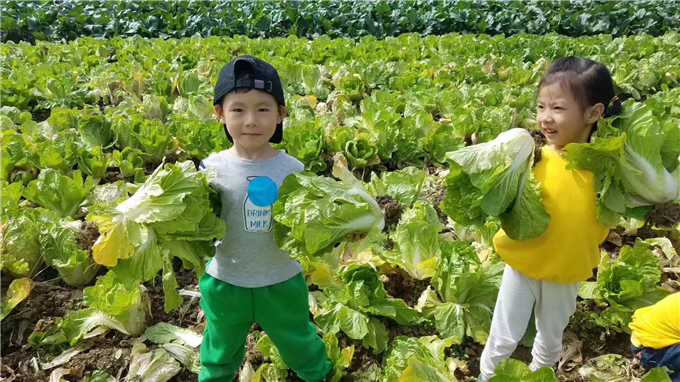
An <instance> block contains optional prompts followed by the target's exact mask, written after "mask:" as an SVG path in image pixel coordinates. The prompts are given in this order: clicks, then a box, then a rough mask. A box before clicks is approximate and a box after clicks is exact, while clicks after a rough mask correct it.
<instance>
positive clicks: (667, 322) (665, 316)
mask: <svg viewBox="0 0 680 382" xmlns="http://www.w3.org/2000/svg"><path fill="white" fill-rule="evenodd" d="M629 327H630V329H631V330H632V336H631V340H632V342H633V345H636V346H640V345H642V346H645V347H650V348H653V349H663V348H665V347H668V346H672V345H675V344H677V343H680V292H677V293H674V294H672V295H670V296H668V297H666V298H664V299H663V300H661V301H659V302H658V303H656V304H655V305H652V306H648V307H646V308H642V309H638V310H636V311H635V313H634V314H633V321H632V322H631V323H630V325H629Z"/></svg>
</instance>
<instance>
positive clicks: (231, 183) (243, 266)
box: [201, 150, 305, 288]
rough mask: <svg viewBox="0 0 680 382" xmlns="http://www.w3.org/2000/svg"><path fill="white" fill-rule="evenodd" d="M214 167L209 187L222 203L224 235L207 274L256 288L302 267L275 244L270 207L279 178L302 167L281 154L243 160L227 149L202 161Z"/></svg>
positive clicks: (283, 279) (237, 284)
mask: <svg viewBox="0 0 680 382" xmlns="http://www.w3.org/2000/svg"><path fill="white" fill-rule="evenodd" d="M201 167H203V168H214V169H215V170H216V172H217V177H216V178H215V179H214V180H213V181H212V182H211V183H210V185H211V186H212V187H213V188H214V189H215V190H216V191H217V192H218V193H219V195H220V198H221V199H222V210H221V211H220V217H221V218H222V219H223V220H224V221H225V222H226V223H227V231H226V233H225V234H224V238H223V239H222V242H221V243H220V244H219V245H218V246H217V253H216V254H215V257H214V258H213V260H212V261H211V262H210V264H209V265H208V267H207V268H206V271H207V272H208V274H209V275H211V276H213V277H215V278H217V279H219V280H222V281H225V282H228V283H229V284H232V285H236V286H240V287H245V288H258V287H264V286H268V285H273V284H277V283H280V282H283V281H286V280H288V279H290V278H291V277H293V276H295V275H297V274H298V273H300V272H301V271H302V266H300V263H298V262H297V261H296V260H293V259H291V258H290V255H289V254H288V253H287V252H285V251H283V250H281V249H280V248H279V247H278V246H277V245H276V243H275V242H274V232H273V228H272V224H273V223H274V220H273V217H272V208H273V204H274V201H276V199H277V197H278V189H279V188H281V184H282V183H283V180H284V179H285V178H286V177H287V176H288V175H290V174H292V173H293V172H298V171H303V170H304V168H305V166H304V165H303V164H302V163H300V161H298V160H297V159H295V158H293V157H291V156H290V155H288V154H286V153H285V152H283V151H281V152H279V153H278V154H277V155H276V156H274V157H273V158H269V159H265V160H256V161H255V160H248V159H243V158H238V157H236V156H234V155H233V154H232V153H230V152H229V151H228V150H224V151H221V152H219V153H213V154H211V155H210V156H209V157H208V158H206V159H204V160H203V162H202V163H201Z"/></svg>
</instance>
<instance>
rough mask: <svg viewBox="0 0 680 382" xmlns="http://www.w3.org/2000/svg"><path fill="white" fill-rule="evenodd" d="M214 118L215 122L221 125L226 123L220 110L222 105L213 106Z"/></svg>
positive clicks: (222, 110)
mask: <svg viewBox="0 0 680 382" xmlns="http://www.w3.org/2000/svg"><path fill="white" fill-rule="evenodd" d="M215 116H216V117H217V120H218V121H219V122H221V123H223V124H224V123H226V122H224V109H222V105H220V104H217V105H215Z"/></svg>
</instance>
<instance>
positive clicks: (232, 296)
mask: <svg viewBox="0 0 680 382" xmlns="http://www.w3.org/2000/svg"><path fill="white" fill-rule="evenodd" d="M199 288H200V290H201V307H202V308H203V310H204V311H205V317H206V319H207V326H206V328H205V334H204V337H203V343H202V345H201V355H200V359H201V366H202V370H201V373H200V374H199V376H198V380H199V382H208V381H220V382H225V381H229V382H230V381H233V379H234V376H235V374H236V371H237V370H238V369H239V367H240V366H241V364H242V363H243V358H244V356H245V347H246V338H247V337H248V333H249V332H250V328H251V326H252V325H253V323H254V322H258V323H259V324H260V326H262V329H264V331H265V332H266V333H267V335H268V336H269V337H270V338H271V339H272V342H274V345H276V347H277V348H278V349H279V353H280V354H281V358H282V360H283V362H285V364H286V365H288V367H290V368H291V369H293V370H294V371H295V372H296V373H297V374H298V376H299V377H300V378H302V379H303V380H305V381H308V382H318V381H322V380H323V379H324V378H325V377H326V374H327V373H328V372H329V371H330V368H331V363H330V362H329V361H328V359H327V355H326V346H325V345H324V343H323V341H321V338H320V337H319V336H318V335H317V334H316V329H315V328H314V325H312V323H310V322H309V300H308V293H309V292H308V290H307V284H306V283H305V279H304V276H303V275H302V273H300V274H298V275H297V276H295V277H293V278H291V279H289V280H286V281H284V282H282V283H279V284H274V285H270V286H266V287H262V288H242V287H238V286H235V285H231V284H229V283H226V282H224V281H221V280H218V279H216V278H214V277H212V276H210V275H209V274H208V273H207V272H206V273H205V274H203V276H201V280H200V282H199Z"/></svg>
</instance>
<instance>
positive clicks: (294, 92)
mask: <svg viewBox="0 0 680 382" xmlns="http://www.w3.org/2000/svg"><path fill="white" fill-rule="evenodd" d="M3 25H4V24H3ZM17 33H19V32H17ZM21 33H24V32H21ZM51 33H56V32H54V31H53V32H51ZM166 37H167V36H166ZM679 51H680V34H678V33H676V32H670V31H669V32H665V33H656V36H652V35H648V34H639V35H629V36H622V37H612V36H611V35H607V34H596V35H593V36H584V37H567V36H563V35H558V34H555V33H548V34H540V35H538V34H533V35H529V34H515V35H512V36H504V35H501V34H498V35H494V36H491V35H486V34H458V33H453V34H444V35H437V36H435V35H423V34H415V33H408V34H401V35H399V36H398V37H389V36H387V37H384V38H378V37H375V36H371V35H367V36H363V37H356V38H334V39H333V38H330V37H329V36H328V35H321V36H315V38H313V39H307V38H304V37H296V36H294V35H290V36H288V37H276V38H248V37H244V36H233V37H219V36H210V37H201V36H194V37H188V38H166V39H159V38H145V37H141V36H139V35H134V36H131V37H125V38H123V37H118V36H116V37H106V36H105V38H101V36H100V38H94V37H82V38H78V39H74V40H70V41H68V42H66V41H64V42H46V41H40V40H38V41H32V42H31V43H29V42H26V41H6V42H3V43H2V44H1V45H0V52H1V54H2V58H3V59H2V64H1V68H2V69H1V70H2V72H1V82H0V88H1V103H2V108H1V109H0V129H1V134H2V137H1V138H2V142H1V147H2V153H1V155H2V156H1V158H0V159H1V174H0V175H1V182H2V184H1V185H2V188H1V190H2V195H1V208H2V226H1V227H2V228H1V234H2V248H1V249H2V263H1V268H2V311H1V312H2V313H1V317H2V324H1V328H2V333H1V334H2V343H1V345H2V347H1V349H2V368H1V371H0V372H1V375H2V378H3V380H6V381H16V382H19V381H48V380H49V381H89V382H95V381H196V380H197V373H198V372H199V371H200V363H199V361H198V354H199V349H200V344H201V340H202V333H203V330H204V328H205V317H204V314H203V312H202V311H201V308H200V305H199V301H200V293H199V290H198V277H200V275H202V274H203V272H204V269H205V264H206V262H207V261H208V260H209V258H210V257H211V256H213V255H214V253H215V242H216V241H217V240H220V239H221V238H222V237H223V235H224V232H225V230H226V229H229V227H227V226H225V223H224V222H223V221H222V220H220V219H219V217H218V215H217V214H218V212H219V209H220V203H219V198H216V193H215V191H213V190H212V189H211V188H210V187H209V181H210V179H211V177H212V176H213V174H212V173H210V172H207V171H206V172H198V171H197V168H198V163H199V162H200V160H202V159H204V158H206V157H207V156H208V155H209V154H210V153H213V152H219V151H222V150H225V149H227V148H229V146H230V143H229V141H228V140H227V138H226V135H225V132H224V128H223V126H222V125H221V124H220V123H219V122H217V121H216V119H215V116H214V109H213V106H212V92H213V86H214V84H215V82H216V80H217V75H218V73H219V70H220V69H221V67H222V66H223V65H224V64H225V63H226V62H228V61H230V60H231V59H232V58H234V57H235V56H237V55H242V54H250V55H254V56H258V57H260V58H262V59H264V60H266V61H268V62H270V63H271V64H272V65H274V66H275V67H276V68H277V69H278V71H279V73H280V75H281V79H282V82H283V84H284V89H285V92H286V103H287V106H288V117H287V119H286V120H285V121H284V127H285V130H284V140H283V143H282V144H280V145H277V148H280V149H285V150H286V151H287V152H288V153H289V154H290V155H292V156H294V157H296V158H297V159H299V160H300V161H301V162H303V163H304V164H305V167H306V171H305V172H304V173H299V174H295V175H292V176H290V177H289V178H287V179H286V181H285V182H284V184H283V186H282V187H281V189H280V190H279V199H278V201H277V202H276V204H275V206H274V219H275V221H276V225H275V229H274V235H275V239H276V241H277V244H278V245H279V246H280V247H281V248H283V249H284V250H286V251H288V252H290V253H291V254H292V255H293V256H294V257H295V258H297V259H298V260H299V261H300V263H301V264H302V265H303V267H304V269H305V271H304V273H305V276H306V280H307V283H308V285H309V291H310V294H309V301H310V319H311V320H312V322H313V323H314V324H315V325H316V326H317V328H318V330H319V334H320V335H321V336H322V337H323V340H324V342H325V344H326V346H327V350H328V354H329V357H330V359H331V361H332V363H333V365H334V367H335V370H336V371H335V374H334V375H333V377H332V380H333V381H362V382H373V381H375V382H378V381H380V382H397V381H399V382H409V381H426V382H430V381H437V382H440V381H441V382H449V381H450V382H453V381H476V378H477V375H478V373H479V357H480V355H481V352H482V350H483V347H484V343H485V342H486V340H487V338H488V335H489V328H490V324H491V318H492V313H493V307H494V304H495V300H496V295H497V293H498V288H499V285H500V281H501V277H502V272H503V267H504V263H503V262H502V260H501V259H500V258H499V257H498V255H497V254H496V253H495V252H494V249H493V243H492V237H493V235H494V234H495V233H496V232H497V231H498V230H499V229H500V228H501V227H503V228H504V229H505V230H506V231H507V232H508V234H509V235H510V236H512V237H516V238H518V239H530V238H535V237H538V236H540V235H541V233H542V232H543V231H544V230H545V227H546V226H547V223H548V221H549V219H550V217H549V215H547V213H546V212H545V210H544V208H543V207H542V201H541V196H540V185H539V184H538V183H537V182H536V181H535V180H534V179H533V176H531V166H532V165H533V164H534V162H535V161H536V160H538V159H540V147H541V146H542V145H544V144H546V142H545V140H544V139H543V137H542V136H541V134H540V132H538V131H537V130H536V122H535V112H536V105H535V96H536V85H537V83H538V81H539V80H540V77H541V76H542V74H543V73H545V71H546V70H547V67H548V65H549V64H550V62H551V61H552V60H554V59H556V58H560V57H564V56H569V55H577V56H581V57H587V58H591V59H594V60H597V61H600V62H602V63H604V64H606V65H607V66H608V67H609V69H610V70H611V72H612V75H613V78H614V81H615V83H616V87H617V94H619V98H620V99H621V100H622V101H623V110H624V112H623V114H622V115H621V116H619V117H617V118H612V119H608V120H606V121H603V122H602V123H601V124H600V127H599V129H598V131H597V133H596V134H595V136H594V139H593V141H592V143H589V144H582V145H574V146H572V147H570V148H569V149H568V156H567V157H568V159H569V161H570V163H571V164H570V165H571V166H573V167H574V168H585V169H588V170H590V171H592V172H593V173H594V174H595V189H596V192H597V202H598V216H599V217H600V219H601V220H602V221H603V222H605V223H606V224H607V225H608V226H609V227H610V228H611V231H610V234H609V236H608V238H607V240H606V241H605V242H604V243H603V244H602V246H601V251H602V261H601V263H600V265H599V267H598V269H597V270H595V271H594V272H593V277H592V278H591V279H590V280H588V281H587V282H584V283H583V284H582V288H581V292H580V298H579V303H578V308H577V312H576V314H575V315H574V317H573V318H572V320H571V323H570V325H569V327H568V329H567V332H566V333H565V337H564V350H563V354H562V358H561V360H560V362H559V365H557V366H556V367H555V369H554V370H548V369H544V370H539V371H537V372H533V373H532V372H530V371H529V369H528V366H527V364H528V363H529V361H530V360H531V354H530V348H531V344H532V342H533V336H534V335H535V328H533V325H532V326H530V328H529V330H528V332H527V334H526V336H525V338H524V339H523V340H522V344H521V345H520V346H519V348H518V349H517V350H516V352H515V354H514V355H513V358H514V360H510V361H507V362H504V363H503V364H502V365H501V367H499V369H498V370H497V375H496V377H494V379H492V381H494V382H503V381H508V382H509V381H539V380H540V381H558V380H561V381H610V382H617V381H621V382H623V381H640V380H642V381H645V382H657V381H670V379H669V378H668V377H667V376H666V375H665V371H663V370H661V369H657V370H653V371H652V372H651V373H649V374H645V371H644V370H643V369H642V368H641V367H640V366H639V364H638V362H637V361H635V360H633V357H632V355H631V354H630V334H629V333H630V330H629V329H628V323H629V322H630V320H631V316H632V313H633V311H634V310H635V309H637V308H640V307H643V306H648V305H650V304H653V303H654V302H656V301H658V300H660V299H661V298H663V297H664V296H666V295H668V294H670V293H672V292H678V291H680V281H679V280H680V256H678V251H680V205H679V204H678V198H679V195H678V181H679V179H680V168H679V166H678V164H679V159H680V103H679V102H680V101H679V100H680V80H679V78H678V75H680V55H679V54H678V52H679ZM473 157H474V158H473ZM490 169H491V170H492V171H491V172H489V171H488V170H490ZM356 233H365V235H359V236H357V235H355V234H356ZM574 240H578V238H574ZM547 255H548V254H547ZM238 378H239V381H242V382H250V381H267V382H273V381H299V380H300V379H298V377H297V376H296V375H295V374H294V373H293V372H292V371H291V370H290V369H289V368H288V367H287V366H286V365H285V363H284V362H283V361H282V360H281V357H280V356H279V353H278V350H277V349H276V347H275V346H274V344H273V342H272V341H271V340H270V339H269V337H267V335H266V333H265V332H263V331H262V329H261V328H260V327H259V326H258V325H257V324H256V325H254V327H253V329H252V333H251V334H250V335H249V337H248V341H247V349H246V360H245V362H244V365H243V367H242V369H241V371H240V372H239V375H238Z"/></svg>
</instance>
